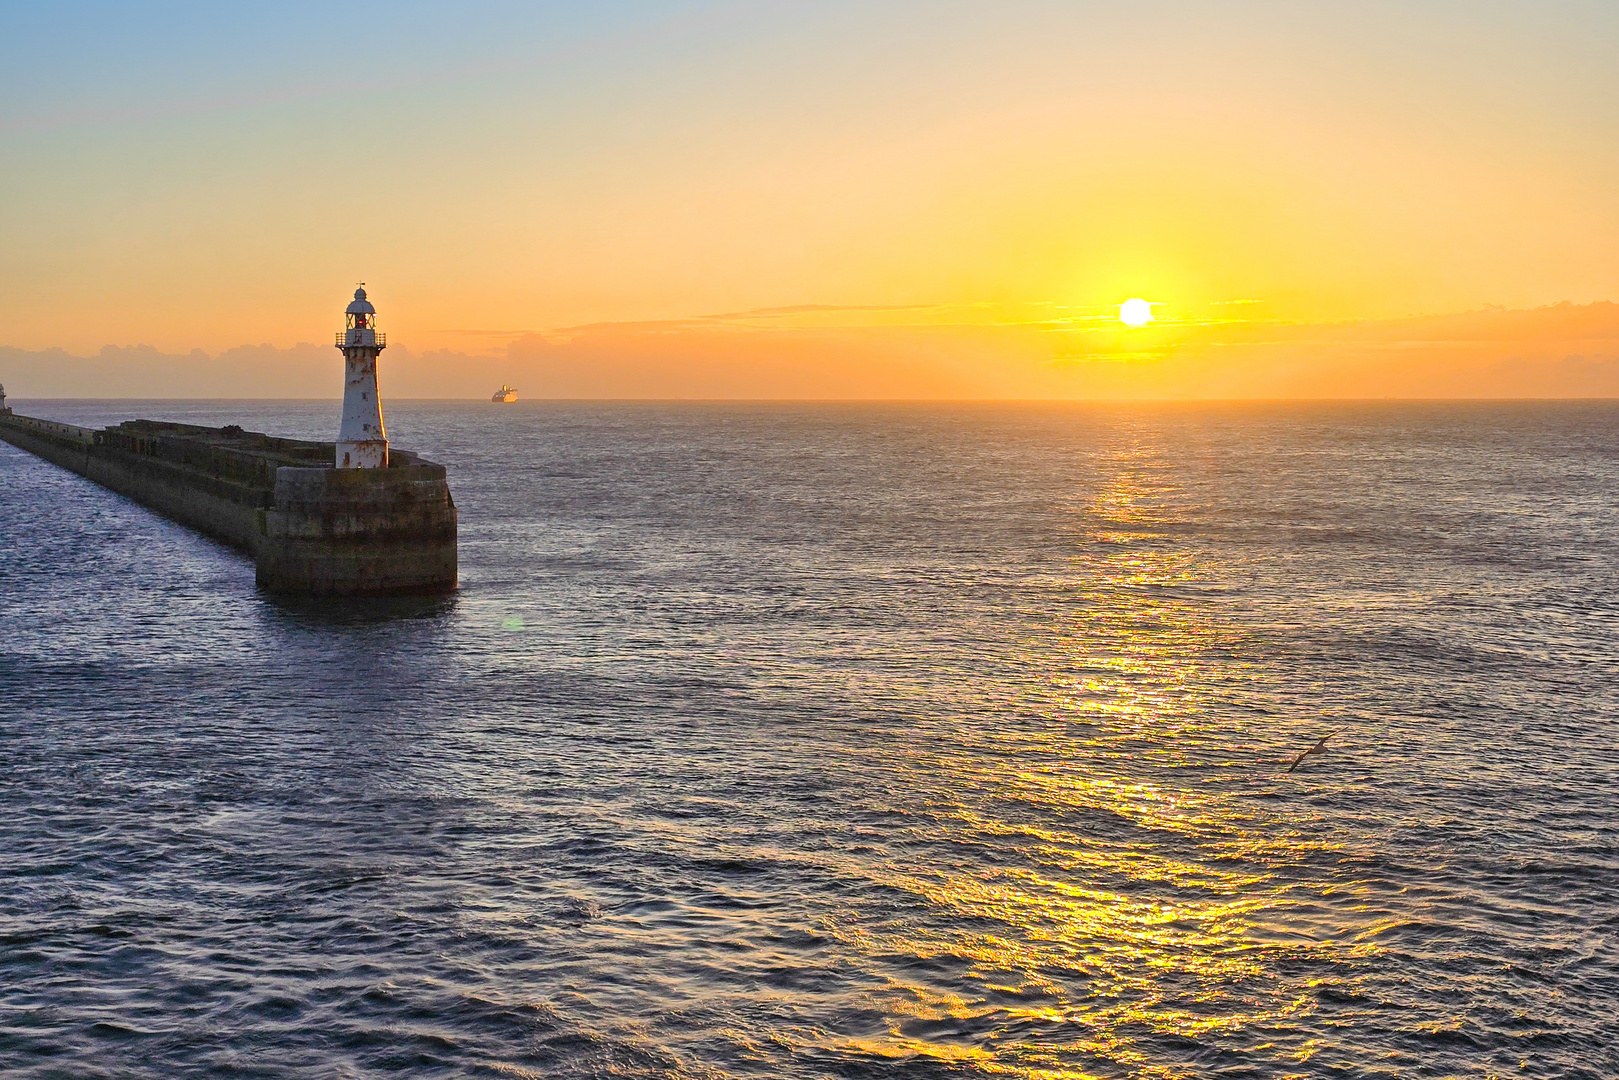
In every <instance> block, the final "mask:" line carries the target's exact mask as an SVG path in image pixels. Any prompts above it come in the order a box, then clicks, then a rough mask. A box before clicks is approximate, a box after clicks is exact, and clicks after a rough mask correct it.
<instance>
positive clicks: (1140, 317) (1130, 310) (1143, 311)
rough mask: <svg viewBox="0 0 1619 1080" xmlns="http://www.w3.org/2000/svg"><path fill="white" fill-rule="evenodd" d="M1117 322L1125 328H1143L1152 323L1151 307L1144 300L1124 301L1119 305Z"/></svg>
mask: <svg viewBox="0 0 1619 1080" xmlns="http://www.w3.org/2000/svg"><path fill="white" fill-rule="evenodd" d="M1119 321H1120V322H1121V323H1123V324H1124V325H1126V326H1145V325H1146V324H1147V323H1150V322H1152V305H1151V304H1149V303H1147V301H1145V300H1141V299H1134V300H1126V301H1125V302H1124V303H1122V304H1120V305H1119Z"/></svg>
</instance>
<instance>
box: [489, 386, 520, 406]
mask: <svg viewBox="0 0 1619 1080" xmlns="http://www.w3.org/2000/svg"><path fill="white" fill-rule="evenodd" d="M489 400H490V401H498V402H500V403H501V404H504V405H510V404H511V403H512V402H514V401H516V400H517V387H515V386H507V385H506V384H505V383H501V384H500V389H499V390H496V391H495V396H494V397H492V398H490V399H489Z"/></svg>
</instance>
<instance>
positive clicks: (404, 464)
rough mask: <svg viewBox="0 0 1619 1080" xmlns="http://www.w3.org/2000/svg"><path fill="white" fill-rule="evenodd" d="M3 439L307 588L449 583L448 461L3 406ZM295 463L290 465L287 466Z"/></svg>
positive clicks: (398, 589)
mask: <svg viewBox="0 0 1619 1080" xmlns="http://www.w3.org/2000/svg"><path fill="white" fill-rule="evenodd" d="M0 439H4V440H5V441H7V442H9V443H11V444H12V445H14V446H16V447H18V448H19V449H22V450H26V451H28V452H29V453H32V454H35V455H37V456H39V457H42V458H44V459H45V460H46V461H49V462H51V463H53V464H55V465H59V466H61V467H62V468H65V469H69V470H71V471H73V472H75V473H78V474H79V475H80V476H84V477H87V478H89V479H91V480H94V481H95V482H96V483H98V484H101V485H102V486H103V487H106V488H108V489H110V490H112V491H116V492H118V493H119V494H120V495H124V496H127V497H128V498H130V499H133V500H134V501H136V502H138V503H140V504H141V505H142V506H146V507H148V508H150V509H152V510H155V511H157V512H158V513H160V514H162V515H164V516H165V517H168V518H171V519H173V520H175V521H178V522H180V523H181V524H183V525H188V526H190V527H191V528H194V529H196V530H197V531H199V532H201V533H204V534H205V535H207V536H210V537H212V538H214V539H216V540H219V541H221V542H223V543H226V544H229V545H231V546H232V547H235V548H237V549H239V550H241V551H243V552H244V553H246V554H248V555H250V556H252V557H253V559H254V561H255V562H256V564H257V578H258V582H259V584H260V585H261V586H262V587H263V588H265V589H267V590H269V591H271V592H280V593H297V594H305V595H317V596H320V595H326V596H344V595H370V594H391V593H435V592H449V591H452V590H454V589H455V587H456V584H457V551H456V545H457V528H458V521H457V513H456V509H455V503H454V500H453V499H452V498H451V496H450V487H449V481H448V478H447V476H446V473H445V469H444V466H442V465H435V464H433V463H431V462H425V461H422V460H421V459H420V458H419V457H418V456H417V455H415V454H412V453H410V452H409V451H397V452H395V454H394V455H393V464H392V466H391V467H388V468H381V469H336V468H332V467H331V466H329V465H326V466H316V465H312V464H310V463H311V462H313V461H331V460H332V456H333V455H332V449H331V448H332V444H330V443H306V442H301V441H298V440H291V439H275V438H271V437H269V436H265V435H260V434H257V433H254V432H243V431H241V430H240V429H239V428H225V429H211V428H196V427H191V426H188V425H179V424H157V423H153V422H150V421H132V422H129V423H125V424H122V425H119V426H118V427H113V428H106V429H102V430H100V431H95V430H91V429H89V428H79V427H74V426H72V425H69V424H59V423H56V422H54V421H49V420H37V419H35V418H32V417H23V416H17V415H16V414H14V413H11V412H10V411H7V412H5V413H3V414H0ZM288 462H291V464H288Z"/></svg>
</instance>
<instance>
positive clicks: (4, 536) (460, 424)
mask: <svg viewBox="0 0 1619 1080" xmlns="http://www.w3.org/2000/svg"><path fill="white" fill-rule="evenodd" d="M14 404H16V405H17V406H18V408H19V411H21V412H25V413H30V414H33V415H43V416H47V417H52V418H56V419H61V420H68V421H73V422H79V423H90V424H100V423H105V422H110V421H116V420H121V419H126V418H129V417H132V416H137V415H144V416H150V417H153V418H166V419H177V420H188V421H193V422H203V423H209V424H223V423H240V424H242V425H244V426H246V427H248V428H250V429H259V430H265V431H270V432H274V433H278V434H286V435H302V436H308V437H326V438H330V437H331V436H332V434H333V430H334V429H335V426H336V423H337V409H336V405H335V403H308V402H295V403H262V402H253V403H240V402H236V403H231V402H162V403H152V402H146V403H128V402H122V403H121V402H16V403H14ZM388 420H389V426H390V434H391V435H392V437H393V440H394V442H395V445H397V446H400V447H403V448H407V449H414V450H418V451H422V452H424V453H425V454H427V455H428V456H429V457H431V458H433V459H435V460H438V461H442V462H445V463H447V464H448V465H449V466H450V470H451V472H450V477H451V484H452V486H453V490H454V492H455V497H456V500H457V503H458V505H459V507H460V511H461V583H462V589H461V592H460V593H459V595H457V596H456V597H455V598H453V599H451V600H448V601H444V602H395V603H385V604H377V603H371V604H365V603H344V604H339V605H335V606H321V605H309V604H301V605H286V604H282V603H278V602H276V601H274V600H271V599H270V598H268V597H266V596H263V595H260V594H259V593H258V592H257V591H256V590H255V588H254V584H253V569H252V566H251V564H250V563H249V562H248V561H246V560H245V559H243V558H241V557H239V556H237V555H235V554H233V553H232V552H230V551H228V550H226V549H223V548H221V547H218V546H216V545H215V544H213V543H211V542H209V541H207V540H204V539H202V538H201V537H199V536H197V535H195V534H193V533H191V532H188V531H187V530H186V529H184V528H181V527H178V526H176V525H173V524H170V523H168V522H166V521H164V520H163V519H161V518H158V517H155V516H153V515H152V514H150V513H148V512H147V511H145V510H143V509H141V508H140V507H138V506H135V505H133V504H132V503H130V502H128V501H126V500H125V499H123V498H120V497H119V496H117V495H113V494H111V493H109V492H107V491H105V490H102V489H100V488H98V487H96V486H94V485H93V484H90V483H89V482H87V481H85V480H82V479H80V478H78V477H76V476H73V475H71V474H69V473H67V472H64V471H62V470H59V469H57V468H55V467H53V466H51V465H49V464H46V463H44V462H42V461H39V460H37V459H34V458H32V457H30V456H28V455H27V454H24V453H22V452H20V451H18V450H15V449H13V448H11V447H9V446H6V445H4V444H0V1072H4V1074H5V1075H6V1077H8V1078H12V1077H15V1078H19V1080H38V1078H44V1077H73V1078H80V1077H88V1078H97V1077H107V1078H125V1077H134V1078H158V1077H174V1076H230V1077H372V1076H383V1075H395V1074H399V1075H406V1076H419V1077H459V1076H485V1077H541V1076H545V1077H549V1076H560V1077H570V1076H571V1077H585V1076H592V1077H593V1076H616V1077H733V1076H759V1077H775V1076H794V1077H799V1076H802V1077H865V1076H870V1077H877V1076H882V1077H887V1076H896V1077H904V1076H917V1077H924V1076H951V1075H962V1076H966V1075H994V1076H1009V1077H1029V1078H1035V1077H1039V1078H1052V1080H1054V1078H1058V1077H1064V1078H1067V1077H1072V1078H1079V1077H1127V1076H1128V1077H1135V1076H1142V1077H1215V1076H1233V1077H1236V1076H1241V1077H1286V1076H1295V1077H1313V1076H1344V1077H1372V1076H1379V1077H1380V1076H1389V1077H1392V1076H1396V1075H1398V1076H1456V1077H1486V1076H1500V1077H1507V1076H1533V1077H1614V1076H1619V940H1616V936H1619V754H1616V737H1619V641H1616V638H1619V405H1615V404H1611V403H1609V404H1567V405H1547V404H1505V405H1502V404H1488V405H1438V404H1434V405H1406V404H1379V405H1330V406H1328V405H1266V406H1235V405H1232V406H1196V407H1193V406H1163V407H1151V408H1149V407H1089V406H1086V407H1081V406H1031V405H1017V406H988V405H971V406H955V405H942V406H892V405H805V406H797V405H753V404H739V405H663V404H618V405H601V404H547V403H523V404H520V405H516V406H491V405H488V404H484V403H478V404H430V403H411V402H397V403H393V404H392V405H391V406H390V408H389V412H388ZM1328 732H1335V733H1336V734H1334V735H1333V737H1332V738H1331V739H1330V740H1329V742H1328V749H1327V752H1325V753H1322V754H1319V755H1315V756H1312V757H1309V758H1307V759H1305V761H1304V763H1303V764H1302V765H1301V766H1300V767H1299V769H1298V770H1297V771H1296V772H1294V773H1292V774H1291V775H1289V774H1286V773H1285V771H1284V770H1285V768H1286V764H1287V762H1288V761H1289V760H1290V759H1291V758H1292V757H1293V756H1294V755H1296V754H1297V753H1298V752H1299V751H1301V750H1303V749H1305V748H1307V747H1309V746H1310V745H1312V744H1313V743H1315V742H1316V740H1317V739H1319V738H1320V737H1321V736H1322V735H1324V734H1326V733H1328Z"/></svg>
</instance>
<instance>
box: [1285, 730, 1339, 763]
mask: <svg viewBox="0 0 1619 1080" xmlns="http://www.w3.org/2000/svg"><path fill="white" fill-rule="evenodd" d="M1336 734H1338V732H1336V731H1329V732H1327V733H1326V734H1325V735H1323V736H1321V741H1320V742H1318V743H1316V744H1315V745H1314V746H1312V747H1310V749H1308V750H1306V751H1304V752H1303V753H1302V754H1300V755H1299V756H1298V757H1296V758H1294V759H1293V764H1291V765H1289V766H1288V767H1287V771H1288V772H1292V771H1293V770H1294V769H1296V768H1298V767H1299V766H1300V765H1302V764H1303V763H1304V759H1305V758H1307V757H1309V756H1310V755H1311V754H1319V753H1321V751H1322V750H1325V749H1326V747H1327V740H1328V739H1330V738H1332V737H1333V736H1334V735H1336Z"/></svg>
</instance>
